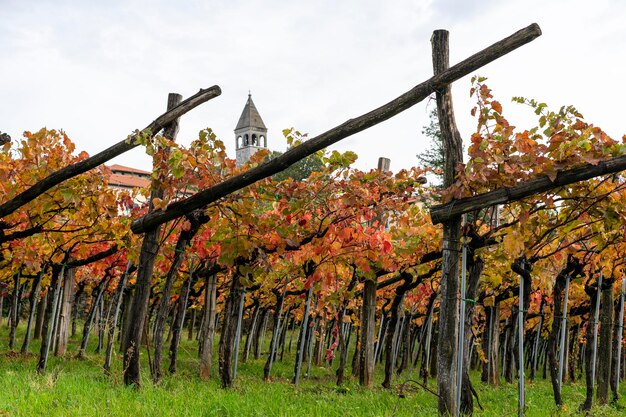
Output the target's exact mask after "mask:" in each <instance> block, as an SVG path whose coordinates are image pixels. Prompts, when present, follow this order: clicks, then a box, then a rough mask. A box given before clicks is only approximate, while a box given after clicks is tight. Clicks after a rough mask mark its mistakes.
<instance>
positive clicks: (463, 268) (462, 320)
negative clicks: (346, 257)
mask: <svg viewBox="0 0 626 417" xmlns="http://www.w3.org/2000/svg"><path fill="white" fill-rule="evenodd" d="M461 256H462V259H463V260H462V262H461V300H460V301H461V302H460V316H461V317H460V319H459V340H458V352H457V358H456V372H457V375H456V380H457V383H456V414H457V415H459V416H460V415H461V391H462V387H463V345H464V342H465V335H464V333H465V283H466V277H467V245H466V244H465V243H464V244H463V253H462V255H461ZM522 279H523V278H522ZM521 288H522V286H521V285H520V292H523V290H522V289H521Z"/></svg>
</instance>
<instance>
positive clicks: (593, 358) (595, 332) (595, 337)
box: [591, 271, 602, 392]
mask: <svg viewBox="0 0 626 417" xmlns="http://www.w3.org/2000/svg"><path fill="white" fill-rule="evenodd" d="M601 293H602V271H600V276H598V292H597V294H596V311H595V314H594V316H593V317H594V319H593V353H592V355H591V392H593V389H594V387H595V384H596V362H597V360H596V359H597V356H598V322H599V321H600V294H601Z"/></svg>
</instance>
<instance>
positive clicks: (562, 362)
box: [559, 274, 570, 391]
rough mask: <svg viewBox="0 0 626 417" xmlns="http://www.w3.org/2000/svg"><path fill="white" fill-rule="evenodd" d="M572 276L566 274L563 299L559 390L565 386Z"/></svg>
mask: <svg viewBox="0 0 626 417" xmlns="http://www.w3.org/2000/svg"><path fill="white" fill-rule="evenodd" d="M569 281H570V276H569V274H567V275H566V276H565V294H564V296H563V297H564V299H563V316H562V318H561V321H562V324H561V342H560V345H559V391H562V388H563V368H564V365H565V334H566V332H567V299H568V297H569Z"/></svg>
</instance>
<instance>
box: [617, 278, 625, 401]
mask: <svg viewBox="0 0 626 417" xmlns="http://www.w3.org/2000/svg"><path fill="white" fill-rule="evenodd" d="M624 292H626V278H622V291H621V293H620V296H619V325H618V330H617V366H615V394H614V399H615V400H616V401H617V399H618V398H617V393H618V392H619V382H620V370H621V361H622V336H623V334H624Z"/></svg>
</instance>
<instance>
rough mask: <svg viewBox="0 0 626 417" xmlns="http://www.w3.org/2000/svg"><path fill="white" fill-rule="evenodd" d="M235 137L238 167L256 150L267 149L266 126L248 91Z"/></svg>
mask: <svg viewBox="0 0 626 417" xmlns="http://www.w3.org/2000/svg"><path fill="white" fill-rule="evenodd" d="M235 138H236V139H235V140H236V142H235V149H236V156H237V166H238V167H239V166H242V165H243V164H245V163H246V162H248V161H249V160H250V157H251V156H252V155H253V154H254V153H255V152H256V151H258V150H260V149H267V127H265V123H263V119H261V115H259V111H258V110H257V109H256V106H255V105H254V102H253V101H252V94H250V93H248V101H247V102H246V105H245V107H244V108H243V112H242V113H241V117H239V122H238V123H237V127H236V128H235Z"/></svg>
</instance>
